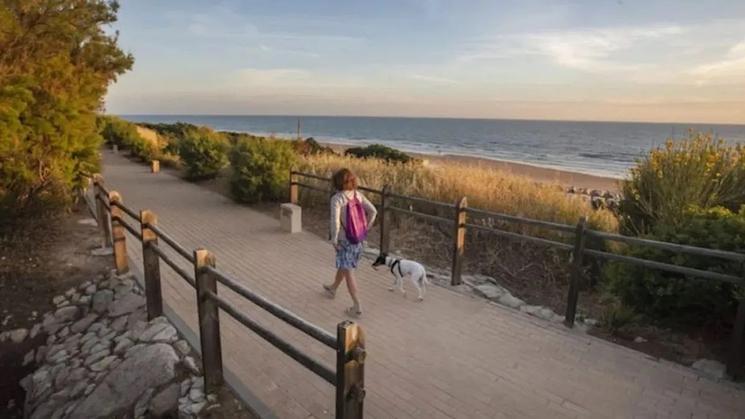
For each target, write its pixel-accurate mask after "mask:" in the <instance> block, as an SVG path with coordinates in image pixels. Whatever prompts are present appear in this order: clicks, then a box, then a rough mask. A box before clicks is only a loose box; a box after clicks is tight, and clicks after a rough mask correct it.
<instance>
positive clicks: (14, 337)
mask: <svg viewBox="0 0 745 419" xmlns="http://www.w3.org/2000/svg"><path fill="white" fill-rule="evenodd" d="M26 336H28V329H16V330H12V331H11V332H10V340H11V342H13V343H21V342H23V341H24V340H26Z"/></svg>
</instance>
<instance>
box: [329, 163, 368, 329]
mask: <svg viewBox="0 0 745 419" xmlns="http://www.w3.org/2000/svg"><path fill="white" fill-rule="evenodd" d="M332 181H333V183H334V188H335V189H336V193H335V194H334V195H333V196H332V197H331V222H330V224H329V227H330V230H331V237H330V239H331V244H332V245H333V246H334V249H336V277H335V279H334V283H333V284H331V285H326V284H324V285H323V288H324V289H325V290H326V292H327V293H328V294H329V296H330V297H331V298H334V296H335V295H336V289H337V288H338V287H339V285H340V284H341V282H342V281H346V282H347V289H348V290H349V295H350V296H351V297H352V302H353V303H354V305H352V307H349V308H348V309H347V310H346V313H347V314H348V315H350V316H360V315H361V314H362V305H361V304H360V299H359V297H358V296H357V282H356V280H355V278H354V270H355V269H356V268H357V264H358V263H359V260H360V256H362V246H363V243H356V244H353V243H350V242H349V240H348V239H347V236H346V233H345V231H346V228H345V227H346V226H345V223H346V222H347V221H346V220H347V205H348V204H349V202H350V201H351V200H354V199H355V198H356V199H357V200H358V201H359V203H360V204H361V205H362V207H363V208H364V210H365V214H366V216H367V217H366V218H367V229H368V230H369V229H370V228H371V227H372V225H373V222H375V217H376V216H377V215H378V211H377V210H376V209H375V206H374V205H373V204H371V203H370V201H368V200H367V198H365V196H364V195H362V193H360V192H359V191H358V190H357V177H356V176H355V175H354V173H352V171H350V170H349V169H341V170H339V171H337V172H336V173H334V176H333V177H332Z"/></svg>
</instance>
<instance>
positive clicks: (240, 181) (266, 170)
mask: <svg viewBox="0 0 745 419" xmlns="http://www.w3.org/2000/svg"><path fill="white" fill-rule="evenodd" d="M295 158H296V156H295V153H294V151H293V147H292V143H291V142H289V141H282V140H272V139H266V138H257V139H253V140H249V139H241V140H239V141H238V142H237V143H236V144H235V145H234V146H233V149H232V151H231V153H230V164H231V166H232V168H233V175H232V178H231V182H230V186H231V190H232V193H233V196H234V197H235V199H236V200H238V201H241V202H249V203H253V202H259V201H274V200H278V199H281V198H282V197H283V196H284V193H286V191H287V183H288V181H289V175H290V169H291V168H292V166H293V164H294V162H295Z"/></svg>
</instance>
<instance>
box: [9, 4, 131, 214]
mask: <svg viewBox="0 0 745 419" xmlns="http://www.w3.org/2000/svg"><path fill="white" fill-rule="evenodd" d="M117 9H118V5H117V4H116V2H107V1H91V0H87V1H72V0H60V1H54V2H52V1H49V0H46V1H32V2H22V1H4V2H2V5H0V28H2V29H0V51H2V52H1V53H0V224H5V223H8V224H14V222H13V220H14V218H15V217H21V216H27V217H28V216H34V215H38V213H39V212H46V211H48V210H49V211H54V210H57V209H61V208H63V207H64V206H65V205H67V204H69V203H70V202H72V198H73V193H74V191H75V190H76V189H79V188H81V187H82V186H83V185H84V184H85V178H84V177H85V175H88V174H90V173H92V172H94V171H96V170H97V167H98V164H99V157H98V148H99V147H100V144H101V136H100V135H99V133H98V129H97V126H96V112H97V111H98V110H99V109H100V107H101V103H102V100H103V97H104V96H105V95H106V90H107V88H108V85H109V83H111V82H113V81H114V80H116V78H117V76H118V75H119V74H122V73H123V72H125V71H126V70H128V69H129V68H130V67H131V65H132V61H133V60H132V57H131V56H130V55H128V54H125V53H123V52H122V51H121V50H120V49H119V48H118V46H117V36H116V35H115V34H114V33H113V32H112V31H110V30H108V29H105V28H106V27H109V26H110V24H112V23H113V22H115V21H116V13H117ZM0 227H2V226H0Z"/></svg>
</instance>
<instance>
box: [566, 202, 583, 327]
mask: <svg viewBox="0 0 745 419" xmlns="http://www.w3.org/2000/svg"><path fill="white" fill-rule="evenodd" d="M585 228H587V217H584V216H583V217H581V218H580V219H579V222H578V223H577V229H576V232H575V234H574V250H573V251H572V266H571V274H570V275H571V277H570V278H569V292H568V293H567V309H566V314H565V316H564V324H565V325H566V326H567V327H574V318H575V317H576V315H577V301H578V299H579V283H580V280H581V279H582V262H583V260H584V256H585Z"/></svg>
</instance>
